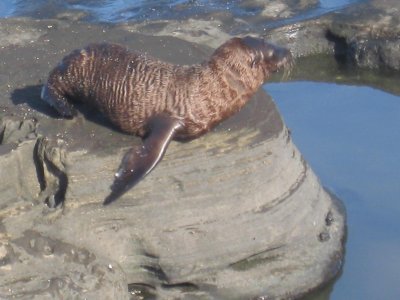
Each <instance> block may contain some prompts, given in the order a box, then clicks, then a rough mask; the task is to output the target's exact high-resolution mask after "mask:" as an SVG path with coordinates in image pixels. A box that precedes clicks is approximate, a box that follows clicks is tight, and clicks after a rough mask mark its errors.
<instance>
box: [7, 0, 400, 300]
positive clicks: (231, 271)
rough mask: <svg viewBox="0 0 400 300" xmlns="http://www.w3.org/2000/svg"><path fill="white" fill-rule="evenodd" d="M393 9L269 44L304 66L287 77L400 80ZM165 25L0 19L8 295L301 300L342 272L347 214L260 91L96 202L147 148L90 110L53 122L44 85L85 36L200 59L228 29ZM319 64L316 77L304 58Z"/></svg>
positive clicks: (313, 25)
mask: <svg viewBox="0 0 400 300" xmlns="http://www.w3.org/2000/svg"><path fill="white" fill-rule="evenodd" d="M395 2H396V0H387V1H384V2H382V1H377V0H376V1H370V2H368V3H366V4H365V3H364V4H359V5H356V6H353V7H349V8H346V9H344V10H342V11H340V12H335V13H332V14H327V15H324V16H322V17H320V18H318V19H313V20H308V21H303V22H299V23H296V24H291V25H284V26H281V27H277V28H275V29H272V30H269V31H268V34H264V36H266V37H267V38H268V39H270V40H273V41H275V42H278V43H279V44H281V45H286V46H287V47H289V48H290V49H291V50H292V52H293V53H294V54H295V56H296V57H297V62H298V64H297V67H296V68H295V70H294V71H293V74H292V77H291V78H292V79H309V78H313V76H317V75H316V73H321V72H322V73H323V72H326V66H327V65H329V64H330V65H332V64H335V65H336V67H337V69H338V70H339V69H341V68H343V67H346V68H355V67H357V68H360V69H369V70H374V72H376V74H381V73H380V72H391V74H394V75H395V78H396V76H397V77H398V71H399V70H400V57H399V56H400V51H399V28H400V25H399V22H398V20H399V14H400V12H399V10H396V9H393V7H395V6H396V3H395ZM158 23H159V22H153V23H151V24H150V23H148V22H146V23H126V24H119V25H105V24H87V23H83V22H79V21H75V20H71V18H70V17H62V18H59V19H53V20H30V19H27V18H19V19H3V20H0V25H1V26H0V57H1V58H2V59H1V61H2V63H1V64H0V92H1V93H0V95H1V96H0V166H1V168H0V180H1V182H2V184H1V185H0V195H1V196H0V205H1V210H0V216H1V219H0V220H1V222H0V228H1V229H0V260H1V265H0V298H5V299H8V298H17V299H28V298H29V299H31V298H32V297H39V298H40V299H54V298H58V299H61V298H66V299H69V298H74V297H80V298H87V299H99V297H100V298H102V299H154V298H156V297H158V298H159V299H169V298H174V299H270V298H279V299H281V298H294V297H299V296H301V295H304V294H306V293H308V292H310V291H312V290H314V289H316V288H318V287H320V286H321V285H323V284H326V283H327V282H329V281H330V280H331V279H333V278H334V277H335V276H336V275H337V274H338V272H339V271H340V267H341V265H342V262H343V251H344V250H343V246H344V245H343V244H344V239H345V214H344V210H343V208H342V207H341V204H340V202H339V201H338V200H336V199H335V198H334V197H333V196H332V195H330V194H329V193H327V192H326V191H325V190H324V188H323V187H322V186H321V184H320V183H319V181H318V179H317V178H316V176H315V175H314V173H313V172H312V170H311V169H310V167H309V166H308V164H307V162H305V161H304V159H303V158H302V156H301V154H300V153H299V151H298V150H297V149H296V147H295V146H294V145H293V143H292V140H291V138H290V132H289V131H288V130H287V128H286V126H285V124H284V123H283V121H282V119H281V117H280V115H279V113H278V111H277V110H276V107H275V104H274V103H273V101H272V99H271V98H270V97H269V96H268V95H266V94H265V93H263V92H261V91H260V92H259V93H258V94H257V95H256V96H255V97H254V99H252V101H251V102H250V103H249V105H247V106H246V107H245V109H243V110H242V111H241V112H240V113H238V114H237V115H236V116H235V117H233V118H232V119H229V120H228V121H227V122H224V123H223V124H221V126H219V127H217V128H216V129H215V130H214V131H213V132H211V133H210V134H207V135H206V136H204V137H202V138H200V139H198V140H195V141H193V142H190V143H184V144H182V143H177V142H174V143H172V144H171V146H170V148H169V149H168V152H167V154H166V157H165V159H164V161H163V162H162V163H161V164H160V166H159V167H157V169H156V170H155V171H154V172H153V173H152V174H151V176H149V177H147V178H146V179H145V180H143V182H142V183H141V184H139V185H138V186H137V187H135V189H133V190H131V191H129V193H127V194H126V195H125V196H124V197H122V198H121V199H120V200H119V201H117V202H116V203H115V204H113V205H111V206H109V207H103V206H102V201H103V199H104V197H105V196H106V195H107V193H108V191H109V186H110V185H111V182H112V179H113V174H114V172H115V170H116V168H117V167H118V164H119V161H120V159H121V157H122V155H123V153H124V151H125V150H126V149H127V148H128V147H130V146H131V145H132V144H133V143H139V142H140V140H139V139H138V138H136V137H132V136H128V135H124V134H122V133H120V132H118V131H115V130H114V129H113V128H112V126H110V124H109V123H108V122H107V121H106V120H104V119H103V117H102V116H101V115H100V114H98V113H95V112H91V111H88V110H87V109H86V108H85V107H82V108H81V111H82V113H83V114H81V115H80V116H78V117H77V118H75V119H73V120H63V119H58V118H57V115H56V114H55V113H54V112H53V111H52V109H51V108H49V107H48V106H47V105H46V104H45V103H43V102H42V101H41V100H40V87H41V84H42V82H43V80H45V78H46V76H47V74H48V72H49V70H50V69H51V68H52V67H53V66H54V65H55V64H56V63H57V62H58V61H59V59H60V58H62V57H63V56H64V55H65V54H66V53H68V52H69V51H70V50H72V49H74V48H76V47H80V46H82V45H85V44H87V43H89V42H95V41H96V42H99V41H109V42H117V43H121V44H125V45H127V46H128V47H130V48H131V49H134V50H138V51H146V52H148V53H149V54H151V55H153V56H155V57H158V58H160V59H164V60H167V61H170V62H173V63H179V64H192V63H197V62H199V61H201V60H202V59H204V58H206V57H207V56H208V55H209V54H210V53H211V52H212V49H211V48H209V47H208V46H206V45H209V46H212V47H215V46H217V45H219V44H220V43H222V42H223V41H225V40H226V39H227V38H228V37H229V36H230V33H229V32H227V31H224V30H223V29H222V28H221V26H220V23H219V21H218V20H215V21H203V20H186V21H182V22H180V25H179V28H180V29H179V30H177V27H176V24H175V27H174V24H172V23H171V22H170V25H165V26H164V25H163V26H161V25H160V24H158ZM139 32H140V33H139ZM259 35H262V34H261V33H260V34H259ZM321 55H322V57H323V58H324V59H323V60H322V61H323V62H322V63H321V64H320V65H319V66H317V67H315V69H316V70H317V71H314V69H312V68H311V67H310V65H309V64H308V62H309V61H310V59H311V60H312V61H315V60H316V59H315V57H316V56H320V57H321ZM313 67H314V66H313ZM309 70H313V71H314V72H310V71H309ZM377 77H379V75H378V76H377ZM320 78H321V77H320ZM326 78H327V80H329V78H331V80H333V79H334V78H335V77H334V76H332V73H329V74H328V75H326ZM363 80H366V79H363ZM368 83H369V84H372V85H374V84H375V85H377V86H379V87H381V88H386V89H391V90H392V91H393V92H398V91H397V90H396V88H393V87H392V86H390V88H387V87H385V84H384V83H382V82H378V81H374V80H371V81H370V82H368ZM83 115H89V116H90V120H88V119H86V118H85V117H84V116H83ZM57 204H59V205H57Z"/></svg>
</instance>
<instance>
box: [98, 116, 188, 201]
mask: <svg viewBox="0 0 400 300" xmlns="http://www.w3.org/2000/svg"><path fill="white" fill-rule="evenodd" d="M147 128H148V130H149V134H148V135H147V138H146V139H144V141H143V144H142V145H140V146H137V147H133V148H131V149H129V150H128V152H127V153H126V154H125V156H124V158H123V159H122V162H121V165H120V167H119V169H118V171H117V173H116V174H115V179H114V183H113V185H112V186H111V193H110V195H108V196H107V198H106V199H105V200H104V203H103V204H104V205H106V204H109V203H111V202H113V201H115V200H116V199H117V198H119V197H120V196H121V195H123V194H124V193H125V192H126V191H127V190H129V189H130V188H132V187H133V186H135V185H136V184H137V183H138V182H139V181H140V180H141V179H142V178H143V177H145V176H146V175H147V174H149V173H150V172H151V170H153V169H154V167H155V166H156V165H157V164H158V163H159V162H160V160H161V159H162V157H163V156H164V153H165V150H166V149H167V146H168V144H169V142H170V141H171V140H172V139H173V137H174V134H175V132H176V131H177V130H179V129H180V128H182V123H181V122H180V121H178V120H176V119H173V118H171V117H169V116H166V115H158V116H155V117H152V118H151V119H150V121H149V123H148V124H147Z"/></svg>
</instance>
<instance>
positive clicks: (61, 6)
mask: <svg viewBox="0 0 400 300" xmlns="http://www.w3.org/2000/svg"><path fill="white" fill-rule="evenodd" d="M361 1H365V0H321V1H320V4H319V5H315V7H313V8H312V9H309V10H307V11H304V12H301V13H299V15H297V16H295V17H294V18H293V19H292V18H291V19H290V20H289V22H290V21H298V20H301V19H306V18H310V17H316V16H319V15H321V14H324V13H327V12H331V11H334V10H338V9H341V8H344V7H346V6H348V5H351V4H354V3H357V2H361ZM263 9H264V6H263V5H261V4H257V3H256V1H237V0H236V1H222V0H217V1H210V0H197V1H193V0H192V1H190V0H174V1H166V0H161V1H160V0H158V1H157V0H147V1H145V0H134V1H125V0H99V1H96V0H89V1H84V0H66V1H63V0H54V1H50V2H49V1H47V0H36V1H32V0H2V1H1V2H0V17H3V18H4V17H12V16H28V17H32V18H51V17H55V16H56V15H57V14H59V13H62V12H65V11H68V10H77V11H84V12H86V13H87V14H88V16H87V18H86V20H88V21H91V22H124V21H137V20H139V21H140V20H157V19H185V18H189V17H194V18H197V17H200V16H204V15H208V14H210V13H213V12H227V13H230V14H232V15H233V16H234V17H244V18H245V17H246V16H256V15H259V14H260V13H261V12H262V11H263Z"/></svg>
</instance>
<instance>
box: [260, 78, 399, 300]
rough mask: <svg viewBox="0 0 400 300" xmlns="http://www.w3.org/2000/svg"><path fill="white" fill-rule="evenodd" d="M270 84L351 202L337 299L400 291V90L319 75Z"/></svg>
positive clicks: (308, 150)
mask: <svg viewBox="0 0 400 300" xmlns="http://www.w3.org/2000/svg"><path fill="white" fill-rule="evenodd" d="M266 90H267V91H268V92H269V93H270V94H271V95H272V97H273V98H274V99H275V101H276V103H277V106H278V108H279V110H280V112H281V113H282V115H283V118H284V120H285V122H286V124H287V126H288V127H289V128H290V129H291V131H292V136H293V140H294V143H295V144H296V145H297V146H298V148H299V149H300V152H301V153H302V154H303V155H304V157H305V158H306V160H307V161H308V162H309V164H310V165H311V167H312V168H313V170H314V171H315V172H316V173H317V175H318V177H319V178H320V180H321V182H322V184H323V185H324V186H326V187H328V189H330V190H331V191H333V192H334V193H335V194H336V195H337V196H338V197H339V198H340V199H341V200H342V201H343V202H344V204H345V207H346V211H347V217H348V220H347V225H348V239H347V244H346V257H345V264H344V272H343V275H342V276H341V277H340V279H339V280H338V281H337V282H336V284H335V287H334V289H333V292H332V294H331V298H330V299H337V300H342V299H385V300H390V299H393V300H395V299H396V300H397V299H400V284H399V283H400V281H399V278H400V257H399V254H400V218H399V216H400V97H398V96H394V95H391V94H388V93H385V92H382V91H379V90H376V89H373V88H369V87H360V86H357V87H356V86H344V85H336V84H328V83H315V82H294V83H281V84H267V85H266Z"/></svg>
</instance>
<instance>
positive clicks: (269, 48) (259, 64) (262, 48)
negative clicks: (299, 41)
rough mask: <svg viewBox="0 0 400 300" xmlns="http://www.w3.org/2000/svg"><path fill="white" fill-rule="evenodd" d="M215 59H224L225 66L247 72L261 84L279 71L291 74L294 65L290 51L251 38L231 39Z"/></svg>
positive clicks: (217, 53)
mask: <svg viewBox="0 0 400 300" xmlns="http://www.w3.org/2000/svg"><path fill="white" fill-rule="evenodd" d="M213 57H215V58H218V59H219V60H220V59H221V58H223V60H224V63H225V64H227V65H229V66H233V67H234V68H235V69H240V70H243V71H247V72H243V73H247V74H248V76H251V77H252V78H253V80H255V81H261V82H265V81H266V80H267V79H268V78H269V77H270V76H271V74H272V73H275V72H277V71H279V70H282V69H283V70H284V71H285V72H289V71H290V69H291V67H292V65H293V58H292V55H291V53H290V51H289V50H288V49H286V48H282V47H279V46H276V45H274V44H271V43H268V42H266V41H264V40H263V39H260V38H254V37H250V36H246V37H243V38H238V37H235V38H232V39H230V40H229V41H227V42H226V43H225V44H223V45H222V46H220V47H219V48H218V49H217V50H216V51H215V52H214V55H213ZM213 57H212V58H211V59H213ZM249 71H250V72H249Z"/></svg>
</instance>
